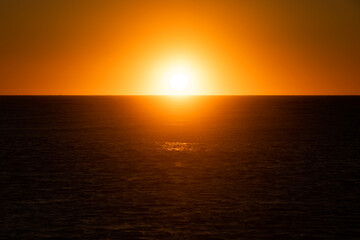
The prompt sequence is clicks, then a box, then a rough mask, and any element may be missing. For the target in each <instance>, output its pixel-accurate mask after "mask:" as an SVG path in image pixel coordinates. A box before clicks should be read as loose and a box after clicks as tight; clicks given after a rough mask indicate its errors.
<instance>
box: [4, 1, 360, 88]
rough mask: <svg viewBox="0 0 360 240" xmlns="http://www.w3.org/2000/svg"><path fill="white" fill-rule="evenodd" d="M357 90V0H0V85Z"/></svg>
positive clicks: (359, 73)
mask: <svg viewBox="0 0 360 240" xmlns="http://www.w3.org/2000/svg"><path fill="white" fill-rule="evenodd" d="M180 65H181V66H182V67H184V68H186V69H188V70H189V72H191V74H192V77H193V78H192V81H193V82H194V83H193V92H192V93H194V94H289V95H291V94H360V1H357V0H317V1H311V0H302V1H295V0H271V1H270V0H261V1H260V0H253V1H245V0H244V1H241V0H222V1H215V0H209V1H196V0H192V1H188V0H184V1H136V0H134V1H115V0H102V1H100V0H97V1H95V0H53V1H48V0H32V1H30V0H2V1H0V94H46V95H52V94H75V95H77V94H80V95H82V94H162V93H166V91H165V92H164V89H162V88H161V84H162V83H161V81H162V80H163V79H164V78H166V76H167V75H166V74H167V72H169V71H170V70H169V69H172V68H176V66H180Z"/></svg>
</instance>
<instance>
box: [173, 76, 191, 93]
mask: <svg viewBox="0 0 360 240" xmlns="http://www.w3.org/2000/svg"><path fill="white" fill-rule="evenodd" d="M169 84H170V87H171V88H172V90H174V91H176V92H183V91H185V90H186V89H187V87H188V85H189V77H188V76H187V75H186V74H185V73H183V72H177V73H175V74H173V75H172V76H171V77H170V79H169Z"/></svg>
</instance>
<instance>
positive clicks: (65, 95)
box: [0, 94, 360, 97]
mask: <svg viewBox="0 0 360 240" xmlns="http://www.w3.org/2000/svg"><path fill="white" fill-rule="evenodd" d="M11 96H14V97H16V96H17V97H21V96H24V97H26V96H28V97H32V96H33V97H41V96H44V97H61V96H63V97H67V96H68V97H82V96H83V97H86V96H88V97H97V96H98V97H106V96H113V97H116V96H118V97H121V96H124V97H142V96H143V97H196V96H204V97H211V96H215V97H227V96H229V97H242V96H244V97H251V96H254V97H256V96H259V97H266V96H269V97H271V96H274V97H276V96H279V97H281V96H284V97H291V96H294V97H296V96H298V97H301V96H303V97H306V96H309V97H311V96H314V97H316V96H319V97H321V96H324V97H326V96H340V97H341V96H360V94H184V95H176V94H175V95H172V94H0V97H11Z"/></svg>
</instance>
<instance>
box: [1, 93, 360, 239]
mask: <svg viewBox="0 0 360 240" xmlns="http://www.w3.org/2000/svg"><path fill="white" fill-rule="evenodd" d="M0 136H1V137H0V159H1V161H0V180H1V181H0V190H1V196H0V227H1V228H0V238H1V239H44V238H57V239H74V238H75V239H76V238H79V239H360V97H0Z"/></svg>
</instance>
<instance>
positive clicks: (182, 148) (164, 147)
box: [158, 142, 198, 152]
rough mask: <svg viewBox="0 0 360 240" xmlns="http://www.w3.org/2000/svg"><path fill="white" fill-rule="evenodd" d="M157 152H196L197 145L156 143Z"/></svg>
mask: <svg viewBox="0 0 360 240" xmlns="http://www.w3.org/2000/svg"><path fill="white" fill-rule="evenodd" d="M158 145H159V147H158V151H161V152H163V151H165V152H195V151H197V145H198V144H197V143H187V142H162V143H158Z"/></svg>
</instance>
